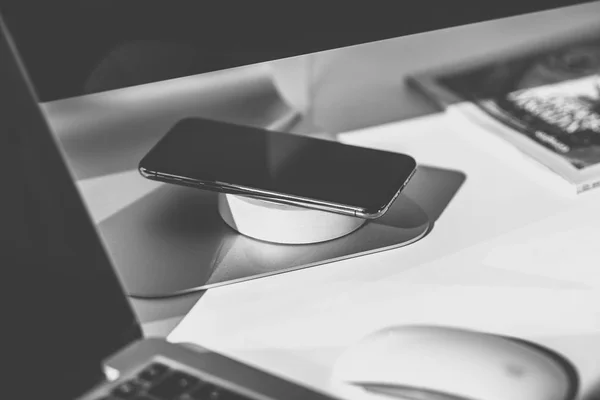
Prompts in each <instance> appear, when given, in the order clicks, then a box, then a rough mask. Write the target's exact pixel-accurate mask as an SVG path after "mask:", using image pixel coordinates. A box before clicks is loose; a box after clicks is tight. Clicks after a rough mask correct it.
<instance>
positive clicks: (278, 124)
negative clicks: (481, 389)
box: [99, 58, 430, 299]
mask: <svg viewBox="0 0 600 400" xmlns="http://www.w3.org/2000/svg"><path fill="white" fill-rule="evenodd" d="M294 60H296V59H295V58H292V59H288V60H283V61H282V62H285V63H291V64H293V62H294ZM274 64H277V65H273V67H274V68H273V69H270V68H266V69H265V66H262V67H260V69H259V70H253V71H249V70H244V69H242V70H238V71H237V74H236V75H235V76H232V77H230V78H231V79H230V80H231V82H229V83H227V82H225V83H227V84H219V85H217V86H218V87H219V91H221V92H224V93H229V92H234V93H235V94H236V96H237V97H239V96H240V95H241V94H240V93H244V97H243V100H244V101H240V102H233V103H232V102H231V101H228V102H227V105H228V107H229V108H228V111H227V112H228V114H227V116H231V115H235V116H236V118H238V119H236V120H235V122H237V123H241V122H240V121H241V116H245V117H246V118H249V120H248V121H247V122H244V123H247V124H248V125H251V126H261V127H264V128H266V129H270V130H275V131H282V132H289V131H292V130H293V131H295V133H298V134H311V135H315V133H314V132H315V129H317V132H316V135H319V136H322V137H323V138H329V139H333V138H334V137H333V136H334V135H327V134H325V133H323V134H320V133H319V132H320V131H319V130H318V127H314V126H312V127H311V125H312V124H311V121H312V119H311V118H310V110H309V109H310V107H309V104H310V101H309V98H310V94H309V93H308V88H307V87H306V81H307V80H308V77H307V76H303V74H304V75H307V73H306V71H307V70H308V69H309V68H308V67H307V66H303V65H298V66H296V67H294V65H291V66H290V68H287V67H286V68H283V66H281V65H279V64H280V61H278V62H276V63H274ZM300 64H301V63H300ZM292 67H294V68H292ZM244 71H246V72H244ZM290 71H291V72H290ZM284 72H285V73H286V74H290V76H287V77H285V78H286V79H283V78H284V77H282V76H281V75H282V74H283V73H284ZM241 73H242V74H241ZM240 74H241V75H243V76H241V77H240ZM227 76H229V75H227ZM227 76H225V77H227ZM233 78H235V79H233ZM228 79H229V78H228ZM284 81H285V82H284ZM211 82H213V80H211ZM248 82H250V83H252V85H250V84H249V83H248ZM278 82H279V83H278ZM286 82H287V83H286ZM280 83H281V84H280ZM283 83H286V85H297V86H300V87H299V88H297V89H298V90H292V89H293V88H291V89H289V90H283V89H285V88H279V86H285V85H283ZM211 84H212V83H211ZM244 85H246V86H249V87H247V88H246V89H243V87H244ZM188 86H189V85H186V86H185V93H182V95H181V96H180V97H178V96H175V98H178V99H179V103H177V102H171V103H169V104H168V105H166V104H165V105H162V104H161V107H160V110H161V112H166V111H165V109H166V108H165V107H167V106H169V107H174V109H176V110H177V115H180V114H182V113H184V112H183V111H182V110H188V109H186V108H185V105H186V104H188V102H189V104H193V105H194V107H196V104H197V103H196V100H194V101H191V100H189V99H188V98H187V97H185V96H192V95H193V96H196V95H197V91H196V90H189V87H188ZM303 87H304V88H305V89H306V90H303V89H302V88H303ZM173 90H174V89H171V92H173ZM182 90H183V89H182ZM171 92H170V93H171ZM286 92H287V94H288V95H289V96H284V94H285V93H286ZM293 93H296V94H297V97H293V96H291V94H293ZM184 94H185V96H184ZM203 98H212V99H215V98H217V99H219V98H220V97H219V95H218V93H216V94H215V95H214V96H207V95H206V94H205V95H204V97H203ZM194 99H195V97H194ZM220 101H221V102H223V101H222V100H220ZM217 103H218V102H217ZM255 105H256V107H255ZM253 107H254V108H253ZM261 109H262V111H261ZM153 110H154V109H153ZM173 112H175V111H173ZM193 112H196V113H197V111H192V110H191V109H190V110H188V111H186V112H185V113H187V114H189V115H201V116H202V115H205V114H193ZM206 113H207V114H206V115H213V116H214V115H221V114H219V113H217V112H216V111H214V110H213V111H211V112H210V113H209V112H208V111H206ZM220 119H223V120H227V119H226V118H225V117H224V116H222V117H221V118H220ZM148 121H154V120H152V119H149V120H148ZM150 128H151V127H149V129H150ZM304 130H306V132H304ZM129 176H130V177H131V182H125V181H122V180H120V185H123V186H126V185H132V186H135V185H140V184H141V183H142V181H141V179H143V178H141V177H140V176H139V174H137V173H136V174H131V175H127V177H129ZM123 179H129V178H123ZM414 180H415V178H413V181H414ZM143 183H144V184H146V182H143ZM421 186H422V185H419V184H416V185H411V184H409V185H408V186H407V187H406V189H405V190H404V191H403V193H401V194H400V195H399V196H398V198H397V199H396V200H395V201H394V203H393V204H392V205H391V207H390V209H389V210H388V211H387V212H386V213H385V214H384V215H383V216H382V217H380V218H377V219H375V220H364V219H361V218H355V217H346V216H343V215H338V214H336V213H329V212H325V211H316V210H309V209H305V208H300V207H293V206H285V205H281V204H275V203H269V202H265V201H260V200H257V199H254V198H249V197H243V196H239V195H225V194H219V193H215V192H211V191H204V190H198V189H196V188H190V187H185V186H177V185H166V184H161V185H157V186H156V187H154V189H153V190H151V191H150V192H148V193H147V194H146V195H144V196H143V197H142V198H139V199H138V200H136V201H135V203H134V204H131V205H129V206H127V207H124V208H122V209H120V210H119V211H117V212H115V213H113V214H111V216H110V217H107V218H105V219H103V220H102V222H100V223H99V229H100V232H101V234H102V237H103V239H104V242H105V244H106V246H107V248H108V250H109V252H110V254H111V258H112V260H113V262H114V263H115V265H116V266H117V267H118V269H119V275H120V277H121V279H122V281H123V283H124V286H125V288H126V290H127V292H128V294H129V295H131V296H133V297H138V298H146V299H148V298H157V297H158V298H160V297H168V296H174V295H181V294H186V293H190V292H193V291H196V290H204V289H208V288H212V287H216V286H220V285H225V284H231V283H236V282H242V281H245V280H249V279H255V278H260V277H266V276H270V275H274V274H280V273H285V272H289V271H294V270H298V269H303V268H309V267H315V266H318V265H324V264H326V263H329V262H334V261H339V260H343V259H348V258H352V257H358V256H361V255H366V254H370V253H374V252H378V251H384V250H389V249H394V248H399V247H402V246H406V245H409V244H411V243H414V242H416V241H418V240H419V239H421V238H422V237H423V236H425V234H426V233H427V232H428V230H429V228H430V223H429V217H428V215H427V213H425V212H424V210H423V209H422V208H421V207H419V205H417V204H416V203H415V202H414V201H413V200H412V199H411V191H414V190H417V191H418V190H420V189H419V188H420V187H421ZM417 195H418V193H417ZM418 197H419V196H417V198H418Z"/></svg>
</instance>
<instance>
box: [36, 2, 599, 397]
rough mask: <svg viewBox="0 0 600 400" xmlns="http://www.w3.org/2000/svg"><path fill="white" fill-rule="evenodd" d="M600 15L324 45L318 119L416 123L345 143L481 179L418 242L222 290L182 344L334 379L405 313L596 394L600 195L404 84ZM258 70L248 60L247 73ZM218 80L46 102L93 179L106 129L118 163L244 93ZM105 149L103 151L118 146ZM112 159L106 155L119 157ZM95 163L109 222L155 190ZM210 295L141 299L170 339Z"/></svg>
mask: <svg viewBox="0 0 600 400" xmlns="http://www.w3.org/2000/svg"><path fill="white" fill-rule="evenodd" d="M598 15H600V3H598V2H595V3H590V4H586V5H582V6H577V7H572V8H568V9H561V10H554V11H549V12H542V13H537V14H532V15H525V16H519V17H514V18H508V19H504V20H499V21H492V22H487V23H482V24H473V25H469V26H464V27H459V28H454V29H448V30H444V31H438V32H432V33H427V34H422V35H415V36H411V37H407V38H399V39H393V40H387V41H382V42H377V43H372V44H368V45H361V46H356V47H351V48H346V49H340V50H336V51H331V52H325V53H319V54H316V55H311V56H310V57H311V64H312V72H311V74H309V75H307V76H308V78H306V79H309V80H310V81H311V82H312V84H311V90H310V91H309V96H310V100H311V102H310V104H311V109H310V113H309V116H310V118H311V119H312V121H314V122H315V123H316V124H317V125H318V126H320V127H321V128H323V129H325V130H326V131H333V132H343V131H351V130H354V129H358V128H363V127H367V126H373V125H379V124H382V123H389V122H391V121H400V120H404V121H403V122H400V123H393V124H387V125H383V126H380V127H376V128H372V129H370V130H367V131H362V132H361V131H357V132H354V133H352V132H350V133H347V134H344V135H341V136H340V139H341V140H343V141H347V142H351V143H355V144H361V145H365V146H373V147H379V148H385V149H390V150H397V151H403V152H408V153H410V154H412V155H413V156H415V157H416V158H417V160H418V161H419V162H420V163H421V164H424V165H431V166H435V167H438V168H442V169H449V170H456V171H460V172H461V173H464V174H465V175H466V181H465V182H464V184H463V185H462V186H461V188H460V189H459V191H458V193H457V194H456V196H455V197H454V198H453V199H452V200H451V202H450V203H449V204H448V206H447V207H446V208H445V209H444V210H443V213H442V214H441V215H440V217H439V218H438V219H437V221H436V223H435V226H434V229H433V230H432V232H431V233H430V234H429V235H428V236H427V237H425V238H424V239H423V240H421V241H420V242H418V243H416V244H415V245H412V246H409V247H406V248H401V249H397V250H392V251H387V252H383V253H377V254H373V255H370V256H367V257H360V258H356V259H352V260H346V261H343V262H338V263H332V264H329V265H325V266H321V267H316V268H310V269H306V270H302V271H296V272H293V273H289V274H283V275H278V276H274V277H270V278H266V279H260V280H255V281H250V282H246V283H242V284H236V285H231V286H225V287H222V288H217V289H213V290H210V291H208V292H207V293H205V294H204V295H203V296H202V297H201V300H200V301H199V302H198V303H197V304H196V305H195V307H194V310H193V312H192V313H191V314H190V315H189V316H188V318H186V319H185V321H184V323H183V324H181V325H180V326H179V327H178V328H177V329H176V330H175V332H174V333H173V334H172V335H171V336H170V339H171V340H175V341H179V340H186V341H190V340H193V341H195V342H197V343H201V344H203V345H205V346H207V347H210V348H214V349H217V350H220V351H222V352H224V353H225V354H228V355H230V356H232V357H234V358H238V359H241V360H244V361H246V362H249V363H251V364H254V365H257V366H259V367H261V368H264V369H267V370H270V371H272V372H274V373H276V374H280V375H283V376H286V377H288V378H290V379H293V380H297V381H300V382H303V383H305V384H307V385H310V386H313V387H316V388H320V389H323V390H329V389H330V384H329V374H330V372H331V367H332V365H333V362H334V361H335V358H336V357H337V355H339V353H340V352H341V351H342V350H343V349H344V348H345V346H347V345H348V344H350V343H351V342H352V341H354V340H356V339H357V338H359V337H360V336H362V335H363V334H366V333H368V332H370V331H372V330H374V329H377V328H379V327H383V326H387V325H390V324H397V323H436V324H444V325H458V326H470V327H475V328H477V329H482V330H488V331H494V332H499V333H506V334H515V335H519V336H523V337H527V338H530V339H533V340H536V341H538V342H540V343H543V344H546V345H548V346H551V347H553V348H555V349H557V350H559V351H561V352H563V354H565V355H567V356H568V357H569V358H571V360H572V361H573V362H574V363H575V364H576V365H577V367H578V368H579V369H580V372H581V375H582V379H583V384H584V392H587V391H588V389H589V388H590V387H592V386H595V385H600V363H598V362H597V358H598V356H597V355H598V354H600V312H599V310H600V306H596V305H597V304H600V302H599V301H598V300H599V299H598V297H600V293H599V292H600V291H599V290H598V288H599V287H600V272H599V273H596V271H594V269H593V268H591V267H590V266H593V265H594V262H595V260H594V259H593V257H590V256H593V254H592V253H591V252H590V248H591V247H590V246H593V242H592V241H591V240H590V239H589V238H590V237H594V235H595V237H600V213H598V207H599V206H598V204H600V191H598V190H596V191H593V192H590V193H588V194H584V195H581V196H578V197H573V196H568V195H564V194H562V193H560V192H559V191H557V190H556V189H555V188H553V187H550V186H548V185H546V184H545V183H544V181H543V180H540V178H539V176H537V175H536V174H534V173H528V172H527V171H526V170H524V169H522V168H524V166H523V165H522V163H520V162H519V161H514V163H513V162H512V161H513V160H512V159H511V162H509V163H507V162H506V161H507V157H508V155H507V154H506V153H504V152H502V151H490V150H489V149H488V148H486V147H485V146H481V144H480V142H479V141H474V140H472V139H473V137H472V136H470V135H472V134H473V132H472V131H470V130H469V129H466V128H465V127H464V126H460V127H459V126H458V125H455V124H453V122H452V121H451V120H450V119H448V118H447V117H446V116H444V115H441V114H434V113H433V110H432V109H431V108H430V107H429V106H428V105H427V104H426V103H425V102H424V101H422V100H421V99H420V97H419V96H417V95H415V94H413V93H411V92H410V91H409V90H407V89H406V88H405V87H404V85H403V80H404V78H405V76H406V74H408V73H411V72H416V71H418V70H420V69H422V68H428V67H432V66H436V65H440V64H441V63H444V62H452V61H454V60H458V59H460V58H462V57H468V56H471V55H480V54H483V53H486V52H490V51H501V50H503V49H508V48H511V47H514V46H516V45H521V44H524V43H529V42H532V41H534V42H535V41H539V40H547V39H548V38H551V37H552V36H553V35H556V34H560V33H561V32H568V31H570V30H573V29H585V28H586V27H589V26H597V25H598V24H599V23H600V20H598ZM305 59H306V58H302V57H299V58H298V60H305ZM298 62H305V61H298ZM243 71H248V69H239V70H237V73H238V75H239V74H243V73H244V72H243ZM290 79H291V78H290ZM211 80H212V81H214V82H217V81H218V79H216V78H215V76H214V75H212V76H210V77H206V76H205V77H191V78H182V79H179V80H174V81H169V82H163V83H160V84H151V85H145V86H143V87H140V88H131V89H124V90H121V91H115V92H109V93H105V94H101V95H91V96H86V97H82V98H78V99H70V100H65V101H62V102H55V103H50V104H46V105H45V108H46V111H47V114H48V116H49V118H50V121H51V123H52V125H53V127H54V128H55V130H56V133H57V136H58V138H59V139H60V140H61V142H62V143H63V144H65V146H66V153H67V155H68V156H69V158H70V159H71V160H72V162H73V166H74V169H75V172H76V176H77V169H78V168H79V171H80V172H81V171H88V170H86V168H87V166H86V165H85V163H86V161H85V151H84V150H85V149H86V148H87V147H86V146H85V142H86V140H88V138H90V137H92V136H93V139H89V140H91V142H92V143H102V144H103V145H105V146H106V149H107V151H108V152H111V151H112V153H111V156H110V157H117V158H118V154H117V155H115V150H116V153H119V149H120V147H119V146H125V145H126V144H127V143H138V142H139V143H143V144H141V145H140V148H139V149H144V148H146V147H147V145H148V141H149V139H148V138H147V137H144V133H143V132H139V129H138V128H139V124H140V123H141V122H140V121H144V122H143V124H145V125H144V126H146V127H147V126H149V124H154V125H155V126H156V127H155V128H154V129H155V130H156V131H160V129H164V127H165V126H167V125H168V124H170V123H172V121H174V120H176V119H177V118H179V117H180V116H181V115H182V113H186V112H188V113H189V112H190V110H196V111H198V110H204V109H207V110H208V109H210V110H212V111H214V113H215V114H218V115H227V112H231V111H223V110H226V109H227V107H228V99H229V100H231V101H233V100H235V99H236V98H238V97H239V96H237V95H236V91H235V90H234V89H227V90H225V92H227V93H225V94H224V95H223V96H222V97H219V99H220V100H219V102H218V103H219V105H218V106H214V104H213V105H206V104H204V103H203V101H204V100H202V99H204V98H206V96H204V97H203V96H202V95H203V94H204V95H206V93H207V92H211V93H212V92H214V91H215V90H218V87H217V86H219V85H218V84H216V83H215V84H214V85H212V86H213V87H212V88H209V89H206V84H205V83H206V82H211ZM200 81H203V82H204V83H203V84H198V85H197V86H194V85H191V84H190V83H191V82H196V83H198V82H200ZM288 83H289V82H288ZM209 86H210V85H209ZM233 86H235V85H233ZM233 86H228V87H233ZM284 86H285V87H289V88H291V89H290V92H289V93H287V96H289V97H290V98H294V97H298V96H300V97H302V96H304V95H305V93H304V92H302V91H301V90H300V91H298V93H295V92H294V89H293V88H294V85H293V84H291V85H287V86H286V85H282V87H284ZM141 100H143V101H141ZM120 101H121V102H120ZM122 101H125V102H127V101H128V102H129V103H123V102H122ZM301 102H302V101H300V103H301ZM234 103H235V101H234ZM236 104H238V105H239V104H243V101H242V100H240V101H238V102H237V103H236ZM124 105H126V106H124ZM203 107H204V108H203ZM99 110H100V111H99ZM186 110H187V111H186ZM215 110H216V111H215ZM219 113H221V114H219ZM200 115H205V114H202V112H201V113H200ZM247 118H249V119H252V115H250V116H247ZM148 120H150V121H151V122H148ZM82 121H84V122H82ZM90 121H91V122H93V124H90ZM136 124H137V125H136ZM154 125H153V126H154ZM90 126H93V127H94V129H91V130H90V129H88V128H89V127H90ZM308 126H310V125H308ZM456 127H459V128H458V129H456ZM302 129H307V131H308V132H310V131H311V130H314V128H310V127H309V128H302ZM115 130H116V131H120V132H119V134H120V135H121V136H120V137H119V138H118V139H116V138H115V136H114V133H115ZM90 131H91V133H90ZM124 138H125V139H124ZM82 143H83V144H82ZM111 143H117V144H116V145H114V146H112V147H111ZM139 149H138V150H137V151H140V150H139ZM95 157H96V158H94V162H96V163H99V164H101V163H102V162H103V161H102V155H98V154H96V155H95ZM110 157H107V158H106V159H105V160H104V162H105V163H110V162H112V161H114V158H110ZM73 160H74V161H73ZM111 160H112V161H111ZM81 174H82V175H80V176H79V177H83V178H87V179H81V180H80V181H79V184H80V188H81V190H82V193H83V195H84V197H85V198H86V200H87V202H88V205H89V207H90V211H91V212H92V214H93V215H95V216H96V217H95V218H101V217H102V215H104V216H106V215H109V214H110V213H114V212H116V211H117V210H118V209H120V208H122V207H124V206H126V205H129V204H131V203H133V202H134V201H135V200H136V199H139V198H141V197H143V196H144V195H145V194H146V193H149V191H151V190H153V186H152V183H149V182H145V181H143V180H141V178H139V177H138V176H136V175H135V171H134V170H133V168H130V169H123V170H121V171H117V172H114V173H111V174H108V175H104V176H96V177H94V178H89V177H87V176H86V174H85V173H83V172H81ZM434 200H435V199H432V201H434ZM563 234H564V235H566V236H564V235H563ZM561 235H563V236H564V237H563V236H561ZM537 239H541V240H542V242H541V243H540V240H537ZM536 240H537V241H536ZM544 240H548V241H549V243H551V244H552V249H553V250H554V253H549V254H551V255H552V254H555V256H556V257H554V258H552V257H550V258H549V257H545V258H536V256H535V254H534V255H532V254H531V252H527V251H526V250H527V247H526V248H525V249H524V248H523V246H521V247H519V243H520V242H523V241H525V242H526V243H529V242H531V243H533V245H534V246H537V247H535V248H536V249H540V248H543V244H544V242H543V241H544ZM564 243H567V245H564ZM578 243H586V244H587V245H586V246H579V245H577V244H578ZM559 245H562V246H563V247H562V248H559V247H558V246H559ZM582 252H583V253H582ZM507 254H508V256H507ZM537 254H538V255H539V254H542V255H543V252H538V253H537ZM564 254H568V255H571V256H572V257H573V260H575V261H576V262H574V263H573V268H572V269H571V268H570V267H569V268H566V269H565V264H568V261H569V260H570V258H568V257H566V258H563V259H561V258H560V257H559V256H560V255H564ZM582 254H583V255H582ZM510 255H514V257H511V256H510ZM520 255H523V257H525V256H526V257H529V258H525V259H526V260H529V261H530V262H529V263H523V262H522V260H521V259H520V258H519V257H518V256H520ZM540 259H543V260H544V262H547V261H548V260H550V267H549V268H548V269H543V268H537V269H536V268H534V266H536V265H538V264H536V262H535V261H536V260H540ZM556 260H559V261H560V260H566V261H565V262H563V263H562V264H561V263H559V262H556ZM571 272H572V273H571ZM198 298H199V295H191V296H185V297H180V298H174V299H166V300H135V301H134V306H135V307H136V310H137V311H138V314H139V315H140V317H141V319H142V321H144V322H149V323H150V322H153V321H157V320H160V319H164V318H170V319H169V320H168V321H167V322H166V323H165V325H164V327H162V328H161V327H157V325H155V324H154V325H152V324H150V325H152V326H150V325H148V326H147V328H148V331H150V332H156V333H158V334H160V333H162V332H164V330H166V329H170V327H171V326H173V325H174V323H175V322H176V320H177V317H178V316H181V315H183V314H184V313H185V312H187V311H188V310H189V308H190V307H191V306H192V305H193V304H194V303H195V302H196V300H197V299H198ZM355 397H356V398H362V396H360V395H358V394H356V396H355Z"/></svg>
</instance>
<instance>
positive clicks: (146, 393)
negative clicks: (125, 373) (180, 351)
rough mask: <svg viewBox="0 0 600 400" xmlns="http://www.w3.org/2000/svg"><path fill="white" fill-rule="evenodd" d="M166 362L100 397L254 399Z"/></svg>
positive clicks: (129, 399)
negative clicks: (168, 364)
mask: <svg viewBox="0 0 600 400" xmlns="http://www.w3.org/2000/svg"><path fill="white" fill-rule="evenodd" d="M250 399H251V398H249V397H247V396H244V395H241V394H238V393H234V392H232V391H230V390H227V389H225V388H222V387H219V386H217V385H215V384H212V383H209V382H206V381H203V380H202V379H200V378H198V377H195V376H192V375H190V374H188V373H185V372H182V371H180V370H177V369H174V368H171V367H168V366H167V365H165V364H162V363H158V362H154V363H152V364H150V365H149V366H147V367H146V368H144V369H143V370H142V371H141V372H140V373H138V374H137V375H136V376H135V378H132V379H129V380H127V381H125V382H123V383H121V384H120V385H119V386H117V387H115V388H114V389H113V390H112V391H111V394H110V395H108V396H104V397H101V398H99V399H98V400H250Z"/></svg>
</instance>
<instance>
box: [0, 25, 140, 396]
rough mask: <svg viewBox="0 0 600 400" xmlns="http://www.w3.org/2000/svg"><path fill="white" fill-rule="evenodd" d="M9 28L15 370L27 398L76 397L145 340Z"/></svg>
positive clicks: (2, 62) (4, 137) (9, 240)
mask: <svg viewBox="0 0 600 400" xmlns="http://www.w3.org/2000/svg"><path fill="white" fill-rule="evenodd" d="M0 28H1V33H0V88H1V89H0V110H1V111H0V152H1V154H0V160H1V161H0V162H1V164H0V165H1V171H2V175H3V179H2V191H1V194H0V198H1V201H0V205H1V207H0V215H1V217H0V239H1V240H0V243H1V246H2V248H1V251H0V265H1V267H2V269H1V271H2V278H1V281H2V282H3V283H4V285H3V286H5V287H6V288H7V289H8V290H5V292H4V294H5V296H4V299H6V300H5V302H6V305H8V306H9V307H10V312H9V316H8V321H6V320H5V321H4V323H3V328H5V330H8V331H9V336H11V340H10V346H11V347H12V348H14V349H18V350H19V351H18V352H17V353H18V354H17V355H18V357H16V358H15V360H11V362H10V364H8V365H11V366H12V367H13V368H16V372H17V373H16V374H15V375H14V376H16V377H17V378H21V379H16V381H22V380H23V379H25V380H28V381H31V383H30V384H28V385H27V386H24V387H23V390H24V391H25V393H24V395H23V396H22V398H38V397H37V396H36V395H34V392H39V393H40V394H41V393H45V396H44V397H39V398H57V399H58V398H73V397H75V396H76V395H78V394H81V393H82V392H83V391H85V389H88V388H90V387H91V386H92V385H93V384H94V383H95V381H97V380H98V379H101V378H102V375H101V369H100V368H101V362H102V360H103V359H104V358H106V357H108V356H109V355H110V354H112V353H113V352H115V351H116V350H118V349H119V348H121V347H124V346H125V345H126V344H127V343H128V342H130V341H132V340H134V339H136V338H138V337H140V336H141V331H140V328H139V324H138V323H137V320H136V317H135V316H134V313H133V312H132V309H131V307H130V305H129V303H128V301H127V298H126V296H125V295H124V292H123V290H122V287H121V285H120V282H119V280H118V279H117V276H116V275H115V272H114V270H113V268H112V267H111V263H110V260H109V258H108V256H107V253H106V252H105V250H104V248H103V245H102V244H101V242H100V239H99V236H98V234H97V232H96V229H95V227H94V225H93V223H92V222H91V219H90V217H89V216H88V213H87V210H86V208H85V206H84V204H83V202H82V199H81V197H80V195H79V193H78V190H77V188H76V187H75V185H74V182H73V179H72V177H71V175H70V172H69V170H68V169H67V166H66V164H65V162H64V159H63V157H62V154H61V151H60V149H59V147H58V146H57V143H56V142H55V140H54V138H53V136H52V133H51V131H50V130H49V127H48V124H47V122H46V121H45V119H44V116H43V114H42V112H41V110H40V108H39V107H38V103H37V100H36V96H35V94H34V93H33V91H32V88H31V86H30V84H29V80H28V78H27V76H26V73H25V70H24V69H23V65H22V64H21V63H20V60H19V58H18V55H17V52H16V49H15V48H14V45H13V42H12V40H11V38H10V35H9V33H8V31H7V30H6V27H5V25H4V23H3V21H2V20H0ZM5 318H6V317H5ZM5 345H6V343H5ZM5 362H6V361H5ZM11 383H14V382H11ZM36 394H38V393H36Z"/></svg>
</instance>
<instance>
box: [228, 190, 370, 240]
mask: <svg viewBox="0 0 600 400" xmlns="http://www.w3.org/2000/svg"><path fill="white" fill-rule="evenodd" d="M218 204H219V214H220V215H221V218H223V221H225V223H226V224H227V225H229V226H230V227H231V228H233V229H234V230H236V231H237V232H239V233H241V234H243V235H245V236H249V237H251V238H254V239H258V240H262V241H266V242H272V243H281V244H307V243H318V242H325V241H327V240H332V239H337V238H339V237H342V236H345V235H347V234H349V233H352V232H354V231H355V230H357V229H358V228H360V227H361V226H362V225H363V224H364V223H365V222H367V220H365V219H363V218H357V217H350V216H345V215H341V214H337V213H332V212H327V211H319V210H312V209H308V208H303V207H295V206H289V205H285V204H279V203H274V202H270V201H264V200H257V199H254V198H250V197H245V196H237V195H232V194H224V193H220V194H219V203H218Z"/></svg>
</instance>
